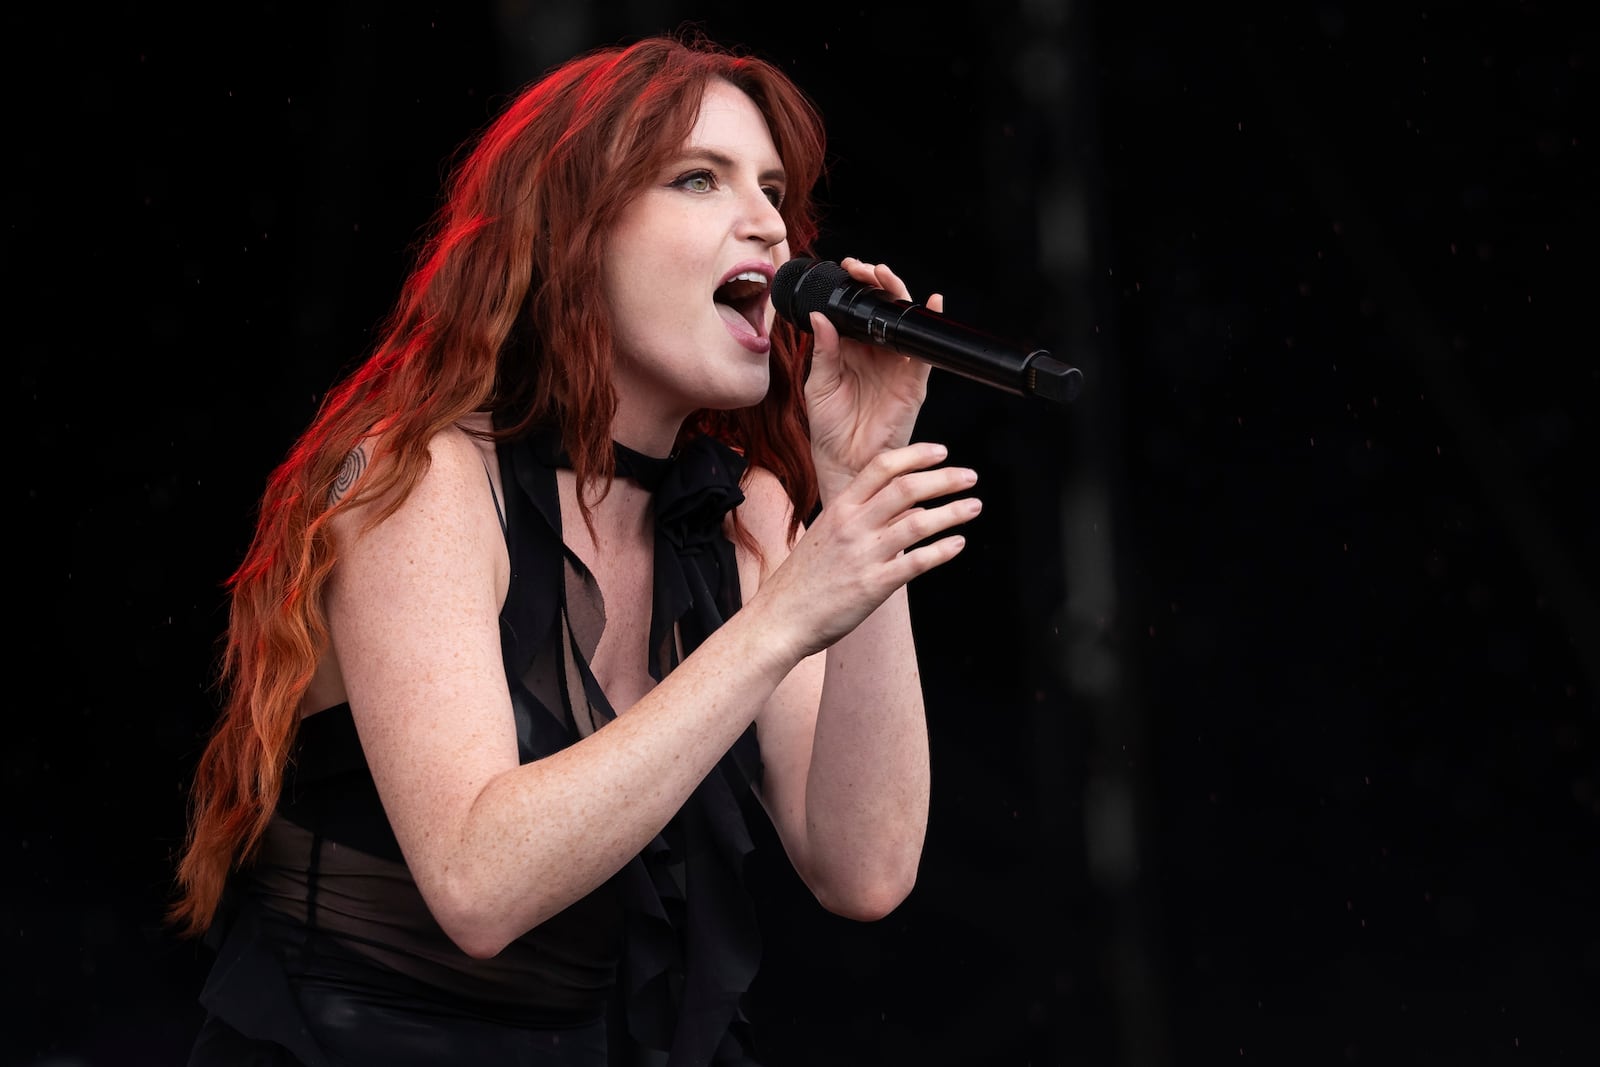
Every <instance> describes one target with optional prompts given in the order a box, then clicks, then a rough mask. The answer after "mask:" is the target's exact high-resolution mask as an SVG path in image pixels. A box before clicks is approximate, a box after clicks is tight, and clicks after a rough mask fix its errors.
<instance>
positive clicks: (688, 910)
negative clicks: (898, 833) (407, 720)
mask: <svg viewBox="0 0 1600 1067" xmlns="http://www.w3.org/2000/svg"><path fill="white" fill-rule="evenodd" d="M498 452H499V463H500V472H501V477H502V484H503V486H504V490H505V497H506V499H505V500H504V509H503V519H504V522H505V526H506V535H507V548H508V552H509V555H510V562H511V583H510V588H509V590H508V593H507V597H506V603H505V607H504V609H503V611H502V613H501V618H500V624H501V649H502V655H503V658H504V662H505V667H506V675H507V680H508V686H509V689H510V693H511V698H512V700H511V702H512V708H513V715H514V719H515V726H516V732H517V743H518V749H519V755H520V758H521V759H522V761H523V762H525V763H526V762H529V761H532V760H535V759H540V758H542V757H544V756H548V755H550V754H551V753H553V752H556V751H558V750H560V749H561V748H564V747H566V746H567V745H570V744H573V743H574V742H576V741H577V740H578V739H579V738H580V737H582V736H585V735H587V734H588V733H590V732H591V731H593V730H595V729H601V728H604V726H605V724H606V723H608V722H610V721H611V719H612V718H614V717H615V711H614V710H613V709H612V707H611V706H610V704H609V702H608V701H607V700H606V697H605V694H604V693H603V692H602V691H601V690H600V687H599V685H598V684H597V683H596V681H595V678H594V675H593V672H592V671H591V670H590V668H589V660H590V658H591V657H592V656H593V654H594V651H595V648H596V646H597V645H598V643H599V638H600V633H601V630H602V629H603V627H604V623H605V615H604V605H603V603H602V602H601V598H600V594H599V589H598V586H597V585H596V583H595V581H594V578H593V576H592V575H591V574H590V573H589V571H588V570H587V568H586V567H585V566H584V565H583V563H582V561H581V560H580V559H579V558H578V557H577V556H576V554H574V553H573V552H572V551H571V550H570V549H569V548H567V546H566V545H565V543H564V541H563V539H562V536H561V513H560V501H559V496H558V494H557V489H556V470H557V469H558V468H559V467H561V466H564V465H566V461H565V457H564V456H563V454H562V452H561V449H560V444H559V438H558V437H557V436H556V435H555V434H553V433H541V434H537V435H535V436H534V437H532V438H529V439H526V440H522V441H519V442H517V443H511V444H502V445H501V446H500V448H499V450H498ZM617 459H618V475H619V477H632V478H635V479H636V480H638V481H639V482H640V483H641V484H643V485H645V486H646V487H647V488H650V489H651V490H652V491H653V493H654V502H655V508H656V519H657V536H656V551H655V588H654V599H653V607H652V620H651V629H650V634H651V637H650V644H651V663H650V670H651V673H652V675H653V676H654V677H656V678H657V679H658V680H659V679H660V678H662V677H664V676H665V675H666V673H667V672H669V671H671V670H672V669H673V667H675V666H676V665H677V663H678V662H679V658H680V647H681V649H682V653H681V654H687V653H688V652H690V651H692V650H693V649H694V648H695V647H697V646H698V645H699V643H700V642H701V641H703V640H704V639H705V637H706V636H707V635H708V634H709V633H710V632H711V631H712V630H714V629H715V628H716V627H717V626H718V625H720V624H721V622H722V621H723V620H724V619H726V618H727V617H728V616H729V615H731V614H732V613H733V612H734V611H737V610H738V608H739V604H740V600H739V581H738V572H737V568H736V565H735V559H734V553H733V546H732V545H731V544H730V543H729V542H728V540H727V538H726V537H725V536H724V535H723V533H722V520H723V517H724V516H725V515H726V514H727V512H728V511H729V510H730V509H731V508H733V507H734V506H736V505H737V504H738V503H739V502H740V500H742V498H743V495H742V493H741V492H740V490H739V484H738V483H739V477H740V475H741V474H742V473H743V469H744V462H743V459H742V458H741V457H740V456H739V455H738V454H737V453H735V452H733V451H731V450H730V449H728V448H726V447H725V446H723V445H721V444H720V443H718V442H715V441H713V440H711V439H709V438H698V439H696V440H694V441H693V442H691V443H690V444H689V445H687V446H686V447H685V448H684V449H683V450H682V452H681V453H680V454H679V455H677V456H675V457H673V458H672V459H669V460H663V459H652V458H651V457H647V456H642V455H640V454H639V453H636V452H631V451H629V450H627V449H625V448H623V447H622V446H620V445H619V446H617ZM497 503H498V502H497ZM760 773H761V768H760V757H759V752H758V750H757V746H756V741H755V729H754V727H753V726H752V727H751V728H750V729H749V730H747V731H746V733H745V734H744V735H743V736H742V737H741V738H740V740H739V742H738V743H737V744H736V745H735V746H734V747H733V748H732V749H731V750H730V751H729V752H728V754H727V755H726V756H724V758H723V759H722V760H721V761H720V762H719V763H718V765H717V766H716V767H715V768H714V769H713V771H712V772H711V773H710V774H709V775H708V776H707V777H706V779H705V780H704V781H703V782H702V783H701V784H700V786H699V787H698V788H697V789H696V790H695V792H694V793H693V794H692V795H691V796H690V798H689V800H688V801H687V802H686V803H685V805H684V807H683V809H682V810H681V811H680V812H679V813H678V815H677V816H676V817H675V818H674V819H673V821H672V822H671V823H670V824H669V825H668V826H667V827H666V828H665V829H664V830H663V832H662V833H661V834H660V835H658V836H657V837H656V838H655V839H654V840H653V841H651V842H650V844H649V845H648V846H647V847H646V848H645V849H644V850H643V852H642V853H641V854H640V855H639V856H638V857H636V858H635V859H634V860H632V861H631V862H629V863H628V864H627V865H626V866H624V867H623V869H622V870H621V871H619V872H618V873H617V874H616V875H615V876H613V877H612V878H611V879H610V880H609V881H607V882H606V883H605V884H604V885H602V886H600V887H599V888H597V889H596V890H594V891H593V892H592V893H590V894H589V895H588V896H587V897H585V898H584V899H582V900H580V901H578V902H577V903H575V904H573V905H572V906H571V907H569V908H567V909H566V910H565V911H563V912H562V913H561V914H559V915H557V916H555V917H553V918H552V919H550V920H549V921H547V922H545V923H543V924H541V925H540V926H538V927H536V928H535V929H534V930H531V931H529V932H528V933H527V934H526V935H524V936H523V937H522V938H520V939H518V940H517V941H516V942H514V943H513V944H512V945H510V946H508V947H507V948H506V949H505V950H504V951H503V952H501V953H500V954H499V955H497V956H495V957H494V958H493V959H489V960H476V959H473V958H471V957H469V956H467V955H466V954H465V953H462V952H461V951H460V950H459V949H458V948H456V946H455V945H454V943H453V942H451V941H450V940H449V938H448V937H446V936H445V934H444V933H443V931H442V930H440V929H439V927H438V924H437V923H435V922H434V921H433V918H432V916H431V914H430V913H429V912H428V910H427V907H426V905H425V903H424V902H423V900H422V896H421V894H420V892H419V891H418V890H417V888H416V884H415V882H414V881H413V880H412V878H411V875H410V872H409V870H408V869H407V868H406V865H405V862H404V860H403V858H402V856H401V854H400V850H399V847H398V845H397V843H396V842H395V839H394V834H393V831H392V830H391V828H390V826H389V823H388V820H387V818H386V817H385V815H384V813H383V808H382V804H381V803H380V801H379V798H378V794H377V790H376V787H375V786H374V785H373V782H372V777H371V774H370V772H369V771H368V768H367V765H366V760H365V758H364V756H363V754H362V751H361V747H360V742H359V739H358V738H357V736H356V731H355V726H354V722H353V720H352V718H351V716H350V709H349V706H348V705H340V706H338V707H335V708H330V709H328V710H327V711H324V712H320V713H318V714H316V715H313V716H310V717H309V718H307V719H306V720H305V722H304V723H302V724H301V728H300V733H299V735H298V738H297V741H296V746H295V753H294V758H293V760H292V762H291V766H290V769H289V772H288V776H287V779H286V783H285V788H284V791H283V795H282V798H281V801H280V803H279V806H278V810H277V813H276V815H275V817H274V819H273V822H272V825H271V827H270V829H269V831H268V833H267V836H266V839H265V840H264V842H263V845H262V850H261V853H260V856H259V859H258V860H257V861H256V862H255V863H254V864H253V865H252V866H251V867H250V868H249V869H247V870H245V871H243V872H240V874H239V875H238V876H236V877H235V879H234V880H233V883H232V884H231V885H230V888H229V893H228V898H227V900H226V901H225V907H224V919H223V921H222V922H221V923H219V925H218V927H217V929H216V931H215V935H214V939H213V941H212V943H213V946H214V947H215V948H217V950H218V955H217V959H216V961H215V963H214V965H213V968H212V971H211V974H210V976H209V978H208V981H207V983H206V986H205V989H204V990H203V992H202V995H201V1002H202V1004H203V1005H204V1006H205V1008H206V1009H207V1011H208V1013H209V1017H208V1020H207V1024H206V1027H205V1029H204V1030H203V1032H202V1034H201V1037H200V1039H199V1040H198V1041H197V1042H196V1044H195V1047H194V1051H193V1054H192V1057H191V1060H190V1063H191V1064H192V1065H195V1067H199V1065H202V1064H220V1063H230V1064H234V1063H261V1064H278V1063H294V1062H300V1063H305V1064H309V1065H315V1064H329V1065H335V1064H344V1063H368V1062H383V1063H392V1064H411V1063H416V1064H423V1063H427V1064H438V1063H449V1062H472V1063H475V1064H496V1065H497V1064H507V1065H511V1064H516V1065H522V1064H528V1065H533V1064H539V1065H554V1067H607V1065H611V1067H618V1065H627V1067H643V1065H652V1067H693V1065H701V1064H717V1065H744V1067H750V1065H753V1064H755V1060H754V1059H753V1057H752V1052H751V1047H752V1043H751V1039H750V1034H749V1031H748V1025H747V1021H746V1019H745V1017H744V1014H743V1012H742V1010H741V998H742V997H743V995H744V993H745V992H746V991H747V990H748V988H749V986H750V983H751V981H752V980H753V978H754V976H755V972H756V968H757V965H758V963H759V956H760V942H759V935H758V930H757V927H756V917H755V910H754V906H753V902H752V901H751V900H750V899H749V897H748V894H747V893H746V891H745V887H744V870H743V869H744V861H745V857H746V856H747V854H748V853H749V852H750V851H751V849H752V847H753V845H752V842H751V839H750V835H749V832H748V828H747V825H746V823H745V818H746V815H747V814H749V813H753V811H754V809H753V806H752V804H751V787H752V785H754V784H755V783H756V782H757V781H758V780H759V776H760ZM281 1057H286V1058H281Z"/></svg>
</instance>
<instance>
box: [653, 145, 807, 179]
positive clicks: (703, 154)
mask: <svg viewBox="0 0 1600 1067" xmlns="http://www.w3.org/2000/svg"><path fill="white" fill-rule="evenodd" d="M679 159H680V160H681V161H682V162H684V163H689V162H693V161H695V160H701V161H703V162H706V163H711V164H713V165H715V166H717V167H720V168H721V169H723V170H733V169H734V168H736V167H737V166H738V163H737V162H736V161H735V160H734V158H733V157H732V156H730V155H727V154H725V153H722V152H719V151H717V150H716V149H715V148H690V149H688V150H687V151H685V152H684V153H683V155H682V156H680V157H679ZM757 177H759V178H760V179H761V180H762V181H764V182H782V181H787V180H788V178H789V176H788V174H786V173H785V172H784V169H783V168H782V167H768V168H767V169H766V170H764V171H762V172H761V173H760V174H759V175H757Z"/></svg>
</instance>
